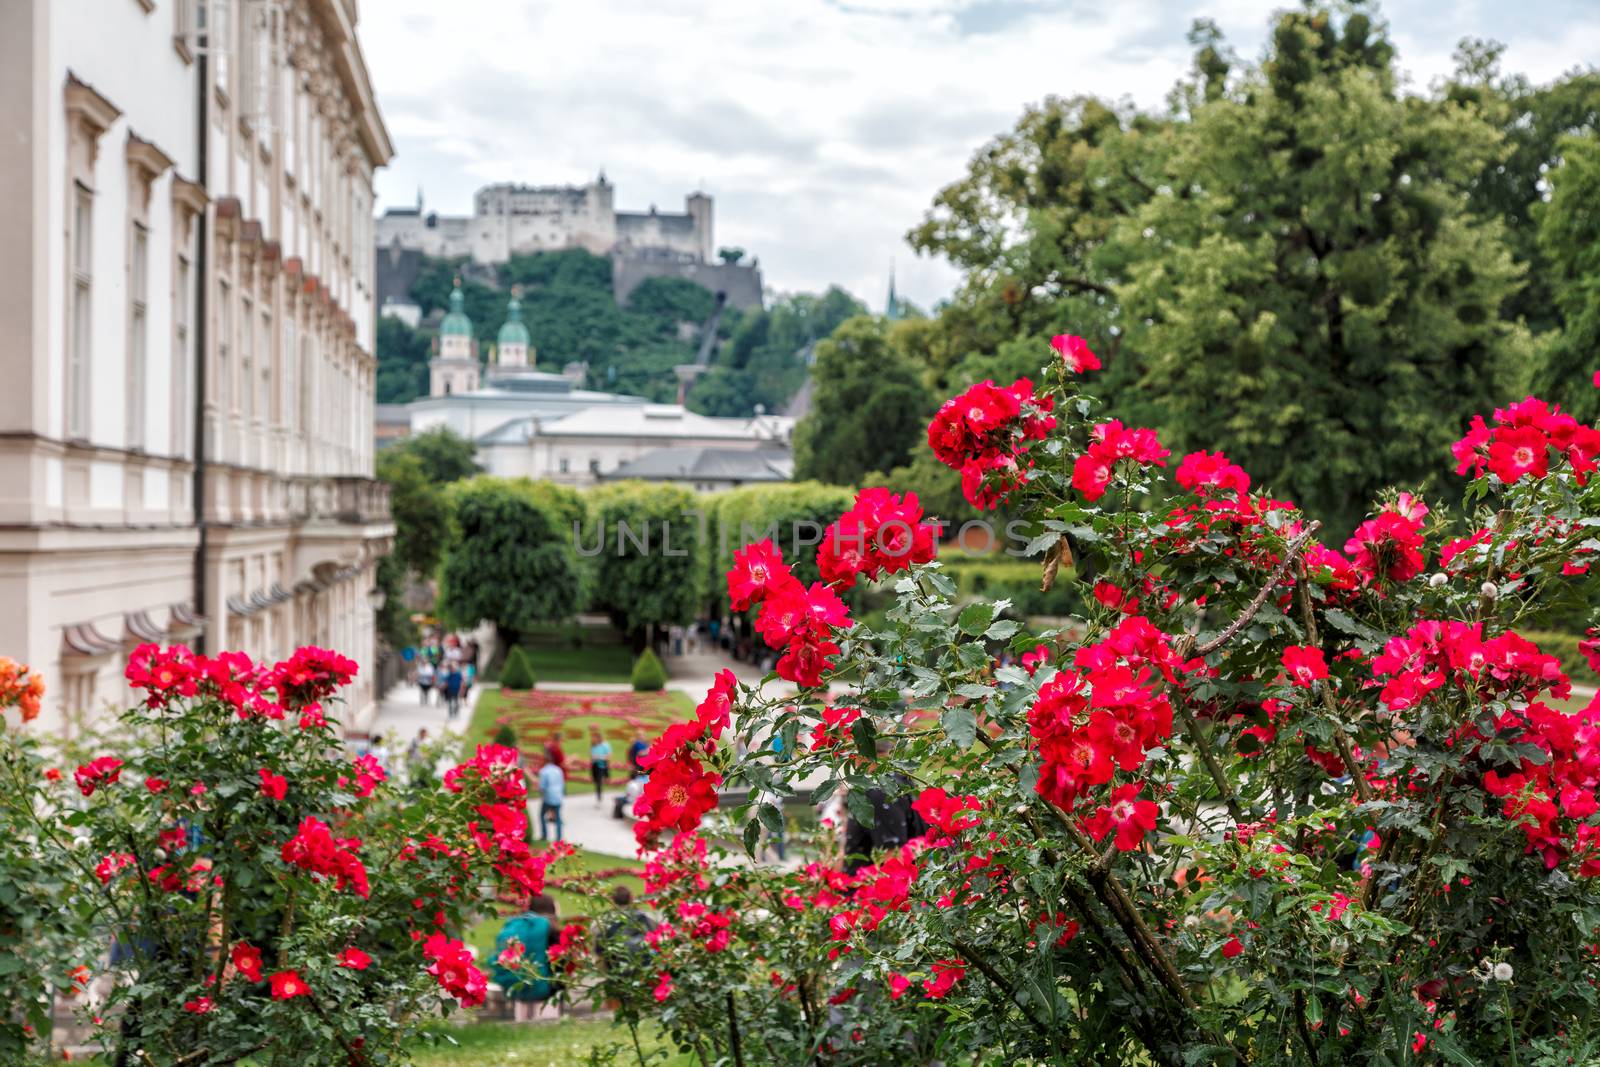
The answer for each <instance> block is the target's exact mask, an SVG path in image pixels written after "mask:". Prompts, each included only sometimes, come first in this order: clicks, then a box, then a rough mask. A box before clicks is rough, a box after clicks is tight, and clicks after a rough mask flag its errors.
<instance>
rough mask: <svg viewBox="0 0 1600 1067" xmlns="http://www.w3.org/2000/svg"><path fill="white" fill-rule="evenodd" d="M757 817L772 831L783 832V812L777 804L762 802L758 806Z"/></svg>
mask: <svg viewBox="0 0 1600 1067" xmlns="http://www.w3.org/2000/svg"><path fill="white" fill-rule="evenodd" d="M756 818H757V819H759V820H761V825H762V826H765V827H766V828H767V829H768V830H769V831H771V832H772V833H775V834H779V833H782V832H783V812H781V811H779V810H778V806H777V805H776V804H762V805H761V806H760V807H758V808H756Z"/></svg>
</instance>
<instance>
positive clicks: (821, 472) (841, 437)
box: [794, 315, 932, 485]
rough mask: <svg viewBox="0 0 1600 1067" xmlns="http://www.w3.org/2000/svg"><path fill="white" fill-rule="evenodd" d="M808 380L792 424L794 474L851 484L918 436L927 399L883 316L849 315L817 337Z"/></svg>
mask: <svg viewBox="0 0 1600 1067" xmlns="http://www.w3.org/2000/svg"><path fill="white" fill-rule="evenodd" d="M811 386H812V394H811V412H810V413H809V414H808V415H807V416H806V417H805V418H804V419H802V420H801V421H800V424H799V425H798V426H797V427H795V434H794V465H795V477H796V478H800V479H813V480H816V481H820V482H831V483H833V484H835V485H857V484H859V483H860V482H861V480H862V478H864V477H865V476H866V475H867V474H869V473H871V472H873V471H886V470H890V469H892V468H894V467H898V466H900V465H902V464H904V463H906V462H907V461H908V460H909V459H910V457H911V453H912V450H913V449H915V448H917V447H918V446H919V445H920V444H922V442H923V441H924V440H925V437H924V435H925V433H926V429H927V421H928V415H929V413H930V409H931V407H932V398H931V396H930V394H929V392H928V390H927V388H926V387H925V386H924V385H923V384H922V376H921V370H920V368H919V367H918V366H917V364H916V362H915V361H913V360H912V359H911V358H909V357H908V356H906V355H905V353H904V352H903V351H901V350H900V349H899V348H897V347H896V346H895V345H894V344H893V343H891V327H890V326H889V324H887V323H885V322H884V321H883V320H882V319H878V318H873V317H869V316H865V315H862V316H858V317H856V318H853V319H849V320H847V321H846V322H845V323H844V324H843V325H841V326H840V327H839V328H838V329H837V330H835V331H834V332H833V335H832V336H831V337H829V338H828V339H827V340H826V341H822V342H820V343H819V344H818V345H817V361H816V364H815V365H814V366H813V367H812V368H811Z"/></svg>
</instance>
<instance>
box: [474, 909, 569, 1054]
mask: <svg viewBox="0 0 1600 1067" xmlns="http://www.w3.org/2000/svg"><path fill="white" fill-rule="evenodd" d="M555 917H556V902H555V901H554V900H552V899H551V898H550V897H547V896H545V895H544V894H543V893H537V894H535V895H534V896H533V897H531V898H530V899H529V900H528V908H527V910H526V911H524V912H523V913H522V914H520V915H514V916H512V917H511V918H509V919H507V920H506V922H505V925H504V926H502V927H500V933H499V934H498V935H496V936H495V939H494V960H493V966H492V967H491V970H490V977H491V978H493V979H494V981H495V984H496V985H498V986H499V987H500V988H501V989H503V990H505V993H506V999H507V1000H509V1001H511V1004H512V1009H511V1010H512V1018H513V1019H514V1020H515V1021H517V1022H519V1023H525V1022H530V1021H532V1019H533V1017H534V1015H535V1014H536V1013H537V1012H538V1010H539V1008H540V1007H541V1006H542V1005H544V1004H546V1003H548V1002H549V1001H550V999H551V998H552V997H554V996H555V995H556V992H557V986H556V982H555V980H554V979H555V976H554V973H553V972H552V971H551V969H550V943H551V942H552V941H554V940H555Z"/></svg>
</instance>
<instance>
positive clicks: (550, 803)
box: [539, 745, 567, 841]
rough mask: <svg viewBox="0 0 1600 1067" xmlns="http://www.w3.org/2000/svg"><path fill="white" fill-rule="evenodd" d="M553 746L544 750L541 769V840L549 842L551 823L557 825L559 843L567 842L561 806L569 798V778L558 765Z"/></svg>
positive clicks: (548, 746) (547, 746)
mask: <svg viewBox="0 0 1600 1067" xmlns="http://www.w3.org/2000/svg"><path fill="white" fill-rule="evenodd" d="M551 749H552V746H550V745H546V746H545V749H544V766H543V767H540V768H539V800H540V804H539V840H540V841H547V840H549V834H550V823H551V821H552V820H553V821H554V822H555V824H556V837H555V839H556V840H557V841H562V840H565V837H564V836H563V834H564V828H563V827H562V825H561V804H562V802H563V801H565V800H566V798H567V776H566V773H565V772H564V771H562V769H561V764H559V763H557V762H556V760H555V757H554V753H553V752H552V750H551Z"/></svg>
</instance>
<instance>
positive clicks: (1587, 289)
mask: <svg viewBox="0 0 1600 1067" xmlns="http://www.w3.org/2000/svg"><path fill="white" fill-rule="evenodd" d="M1561 148H1562V157H1563V158H1562V160H1561V164H1560V165H1559V166H1558V167H1556V169H1555V170H1553V171H1551V172H1550V200H1549V202H1548V203H1544V204H1540V205H1539V207H1538V211H1537V218H1538V221H1539V249H1540V252H1541V254H1542V256H1543V258H1544V261H1545V263H1546V264H1547V265H1548V268H1549V272H1548V274H1547V276H1546V282H1547V284H1548V285H1549V287H1550V291H1551V295H1552V297H1553V299H1554V303H1555V307H1556V310H1557V311H1558V313H1559V314H1560V317H1561V320H1562V327H1561V328H1560V329H1559V330H1556V331H1553V332H1552V333H1551V334H1549V335H1548V336H1547V337H1546V338H1545V339H1544V342H1543V344H1542V346H1541V350H1540V353H1539V359H1538V362H1537V363H1536V365H1535V369H1534V380H1533V387H1534V391H1535V394H1536V395H1538V396H1540V397H1542V398H1544V399H1546V400H1552V401H1555V402H1557V403H1559V404H1561V406H1562V407H1564V408H1566V409H1567V410H1568V411H1570V412H1571V413H1572V414H1573V415H1575V416H1577V417H1578V418H1580V419H1582V420H1584V421H1585V422H1593V421H1595V420H1596V419H1597V418H1600V390H1596V389H1595V388H1594V386H1593V377H1594V374H1595V372H1596V370H1597V369H1600V135H1597V134H1595V133H1592V132H1591V133H1589V134H1587V135H1585V136H1582V137H1569V138H1567V139H1566V140H1565V141H1563V142H1562V143H1561Z"/></svg>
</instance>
